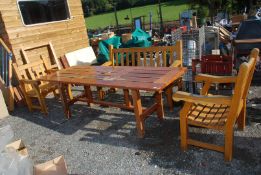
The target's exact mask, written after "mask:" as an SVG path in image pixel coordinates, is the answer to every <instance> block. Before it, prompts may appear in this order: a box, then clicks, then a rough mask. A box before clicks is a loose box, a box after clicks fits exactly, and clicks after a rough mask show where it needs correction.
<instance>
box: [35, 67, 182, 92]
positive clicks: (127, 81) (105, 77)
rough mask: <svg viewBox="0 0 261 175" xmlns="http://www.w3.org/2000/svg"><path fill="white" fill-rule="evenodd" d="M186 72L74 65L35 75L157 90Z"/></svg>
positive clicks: (49, 78) (57, 80)
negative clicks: (47, 73)
mask: <svg viewBox="0 0 261 175" xmlns="http://www.w3.org/2000/svg"><path fill="white" fill-rule="evenodd" d="M185 72H186V68H173V67H133V66H114V67H111V66H74V67H70V68H67V69H62V70H59V71H57V72H55V73H52V74H50V75H47V76H43V77H41V78H39V80H41V81H50V82H57V83H66V84H77V85H87V86H101V87H112V88H121V89H138V90H147V91H160V90H163V89H164V88H165V87H167V86H168V85H169V84H171V83H173V82H174V81H175V80H176V79H178V78H179V77H181V76H182V75H183V74H184V73H185Z"/></svg>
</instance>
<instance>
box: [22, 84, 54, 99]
mask: <svg viewBox="0 0 261 175" xmlns="http://www.w3.org/2000/svg"><path fill="white" fill-rule="evenodd" d="M56 89H57V85H56V84H50V83H48V84H43V85H40V86H39V91H40V93H41V94H43V96H46V95H48V94H49V93H50V92H53V91H55V90H56ZM27 94H28V96H30V97H37V93H36V91H35V90H34V89H31V90H29V91H27Z"/></svg>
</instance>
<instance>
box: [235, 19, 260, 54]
mask: <svg viewBox="0 0 261 175" xmlns="http://www.w3.org/2000/svg"><path fill="white" fill-rule="evenodd" d="M260 31H261V20H246V21H242V22H241V24H240V26H239V29H238V33H237V36H236V40H248V39H260V38H261V32H260ZM253 48H261V43H247V44H236V49H237V51H239V52H249V51H250V50H252V49H253Z"/></svg>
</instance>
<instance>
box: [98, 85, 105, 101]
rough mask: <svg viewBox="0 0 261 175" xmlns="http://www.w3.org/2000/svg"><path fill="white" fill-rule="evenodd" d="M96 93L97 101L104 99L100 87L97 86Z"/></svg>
mask: <svg viewBox="0 0 261 175" xmlns="http://www.w3.org/2000/svg"><path fill="white" fill-rule="evenodd" d="M97 92H98V97H99V100H103V99H104V97H105V92H104V91H103V90H102V87H99V86H97Z"/></svg>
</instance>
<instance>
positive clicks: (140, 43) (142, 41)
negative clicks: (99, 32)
mask: <svg viewBox="0 0 261 175" xmlns="http://www.w3.org/2000/svg"><path fill="white" fill-rule="evenodd" d="M151 45H152V43H151V37H150V35H149V34H148V33H147V32H145V31H143V30H142V29H139V28H138V29H135V31H134V32H133V33H132V39H131V40H129V41H128V42H127V43H126V44H122V46H121V47H122V48H130V47H150V46H151Z"/></svg>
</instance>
